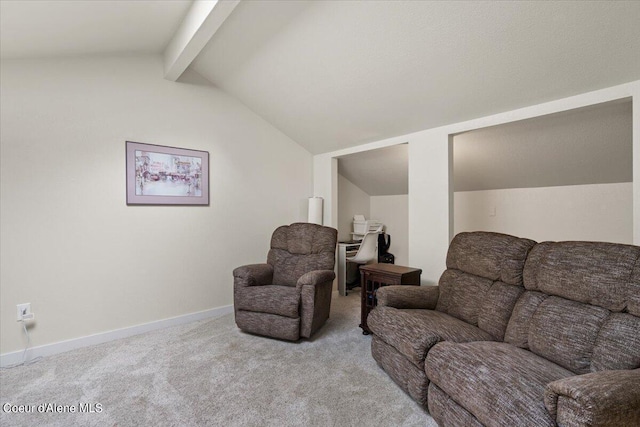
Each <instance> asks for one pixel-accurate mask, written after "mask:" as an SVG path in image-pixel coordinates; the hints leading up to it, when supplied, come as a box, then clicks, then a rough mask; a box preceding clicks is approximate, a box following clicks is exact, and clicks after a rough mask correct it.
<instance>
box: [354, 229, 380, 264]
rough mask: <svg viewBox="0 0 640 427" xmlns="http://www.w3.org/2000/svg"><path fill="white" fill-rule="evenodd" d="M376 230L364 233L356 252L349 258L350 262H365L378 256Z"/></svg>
mask: <svg viewBox="0 0 640 427" xmlns="http://www.w3.org/2000/svg"><path fill="white" fill-rule="evenodd" d="M378 233H379V232H378V231H372V232H369V233H367V234H365V235H364V237H363V238H362V243H360V248H358V253H356V254H355V255H354V256H353V257H351V258H349V261H351V262H357V263H358V264H365V263H367V262H369V261H371V260H374V259H377V258H378V246H377V245H378Z"/></svg>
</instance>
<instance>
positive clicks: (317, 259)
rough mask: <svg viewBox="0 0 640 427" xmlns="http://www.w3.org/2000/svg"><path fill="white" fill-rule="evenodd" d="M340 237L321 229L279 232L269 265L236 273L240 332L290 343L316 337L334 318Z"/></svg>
mask: <svg viewBox="0 0 640 427" xmlns="http://www.w3.org/2000/svg"><path fill="white" fill-rule="evenodd" d="M337 239H338V231H337V230H336V229H334V228H330V227H324V226H321V225H316V224H308V223H295V224H291V225H285V226H281V227H278V228H277V229H276V230H275V231H274V232H273V235H272V237H271V249H270V250H269V254H268V256H267V262H266V264H251V265H245V266H242V267H238V268H236V269H235V270H234V271H233V278H234V280H233V285H234V286H233V299H234V311H235V319H236V324H237V325H238V327H239V328H240V329H242V330H243V331H246V332H250V333H253V334H258V335H265V336H269V337H273V338H279V339H284V340H290V341H297V340H298V339H300V337H304V338H309V337H311V336H312V335H313V334H314V333H315V332H316V331H317V330H318V329H320V327H321V326H322V325H323V324H324V322H325V321H326V320H327V319H328V318H329V310H330V308H331V291H332V287H333V280H334V279H335V277H336V275H335V273H334V271H333V269H334V263H335V253H336V243H337Z"/></svg>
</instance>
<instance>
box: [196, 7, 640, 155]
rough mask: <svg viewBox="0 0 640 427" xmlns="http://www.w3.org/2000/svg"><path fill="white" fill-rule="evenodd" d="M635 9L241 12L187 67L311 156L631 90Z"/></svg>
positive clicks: (637, 41)
mask: <svg viewBox="0 0 640 427" xmlns="http://www.w3.org/2000/svg"><path fill="white" fill-rule="evenodd" d="M638 22H640V2H621V1H614V2H612V1H602V2H598V1H594V2H571V1H556V2H553V1H545V2H504V1H455V2H454V1H450V2H449V1H314V2H295V1H281V2H278V1H270V2H259V1H249V2H247V1H243V2H242V3H240V5H238V7H237V8H236V9H235V10H234V12H233V13H232V14H231V16H230V17H229V18H228V19H227V21H225V23H224V24H223V25H222V27H221V28H220V30H218V32H217V33H216V35H215V36H214V37H213V39H212V40H211V42H210V43H209V44H208V45H207V46H206V47H205V48H204V49H203V51H202V52H201V54H200V55H199V57H198V58H196V60H195V61H194V63H193V64H192V67H193V68H194V69H195V70H196V71H197V72H198V73H200V74H202V75H203V76H204V77H206V78H207V79H208V80H210V81H212V82H213V83H215V84H216V85H217V86H219V87H221V88H223V89H224V90H225V91H227V92H229V93H230V94H232V95H234V96H235V97H237V98H238V99H240V100H241V101H242V102H243V103H245V104H246V105H247V106H249V107H250V108H251V109H252V110H254V111H255V112H257V113H258V114H260V115H261V116H263V117H264V118H266V119H267V120H268V121H269V122H271V123H272V124H274V125H275V126H276V127H278V128H279V129H280V130H282V131H283V132H284V133H286V134H287V135H289V136H290V137H291V138H293V139H294V140H295V141H297V142H298V143H300V144H302V145H303V146H304V147H306V148H307V149H308V150H309V151H311V152H312V153H322V152H329V151H333V150H337V149H341V148H345V147H349V146H354V145H358V144H361V143H365V142H370V141H375V140H380V139H383V138H387V137H391V136H396V135H402V134H406V133H409V132H411V131H417V130H422V129H428V128H432V127H435V126H440V125H444V124H450V123H456V122H460V121H463V120H467V119H473V118H477V117H482V116H486V115H490V114H494V113H498V112H503V111H508V110H512V109H515V108H519V107H524V106H529V105H534V104H538V103H542V102H545V101H550V100H553V99H558V98H562V97H566V96H570V95H574V94H579V93H584V92H588V91H591V90H595V89H600V88H604V87H609V86H613V85H617V84H621V83H625V82H629V81H633V80H638V79H640V54H638V52H640V25H638Z"/></svg>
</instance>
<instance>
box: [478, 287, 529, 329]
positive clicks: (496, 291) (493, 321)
mask: <svg viewBox="0 0 640 427" xmlns="http://www.w3.org/2000/svg"><path fill="white" fill-rule="evenodd" d="M523 292H524V288H521V287H519V286H512V285H507V284H505V283H502V282H493V285H491V288H489V291H488V292H487V294H486V295H485V298H484V302H483V303H482V307H480V311H479V313H478V327H479V328H480V329H482V330H483V331H485V332H489V333H490V334H491V336H492V337H493V338H494V339H496V340H498V341H502V340H503V339H504V334H505V330H506V329H507V325H508V323H509V319H510V318H511V313H512V312H513V307H514V306H515V305H516V302H517V301H518V298H519V297H520V295H522V293H523Z"/></svg>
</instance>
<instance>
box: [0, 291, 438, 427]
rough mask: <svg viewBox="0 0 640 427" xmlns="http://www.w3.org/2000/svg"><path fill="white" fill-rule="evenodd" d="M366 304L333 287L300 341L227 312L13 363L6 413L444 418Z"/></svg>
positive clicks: (258, 419)
mask: <svg viewBox="0 0 640 427" xmlns="http://www.w3.org/2000/svg"><path fill="white" fill-rule="evenodd" d="M359 304H360V296H359V295H358V294H357V292H352V293H351V294H350V295H349V296H346V297H341V296H338V295H337V294H336V293H334V295H333V301H332V306H331V318H330V319H329V320H328V321H327V323H326V324H325V325H324V327H323V328H322V329H321V330H320V331H319V332H318V333H317V334H316V335H315V336H314V337H313V338H312V339H311V340H302V341H300V342H298V343H289V342H284V341H278V340H274V339H269V338H264V337H259V336H254V335H250V334H246V333H243V332H241V331H240V330H238V328H237V327H236V325H235V323H234V320H233V314H228V315H225V316H222V317H219V318H216V319H207V320H201V321H197V322H193V323H189V324H186V325H180V326H176V327H172V328H166V329H162V330H158V331H153V332H149V333H145V334H142V335H137V336H133V337H129V338H126V339H121V340H117V341H112V342H109V343H105V344H100V345H95V346H91V347H85V348H82V349H79V350H73V351H70V352H67V353H62V354H58V355H55V356H51V357H48V358H45V359H43V360H41V361H39V362H37V363H35V364H33V365H29V366H21V367H17V368H13V369H9V370H3V371H1V372H0V403H1V404H2V405H3V408H2V410H0V424H1V425H2V426H35V425H38V426H76V425H82V426H217V425H221V426H428V427H435V426H436V423H435V422H434V420H433V419H432V418H431V417H430V416H429V414H428V413H427V412H426V411H425V410H424V409H423V408H421V407H420V405H418V404H417V403H416V402H414V401H413V400H412V399H411V398H410V397H409V396H408V395H406V394H405V393H404V392H403V391H402V390H400V388H398V387H397V386H396V385H395V383H393V381H392V380H391V379H390V378H389V377H388V376H387V374H385V373H384V371H383V370H382V369H381V368H380V367H379V366H378V365H377V364H376V362H375V361H374V360H373V358H372V357H371V349H370V346H371V337H370V336H365V335H362V332H361V330H360V328H358V324H359V314H360V309H359ZM7 403H8V404H11V405H25V406H26V409H33V411H34V412H33V413H13V412H6V410H7V409H9V408H8V407H7V406H6V404H7ZM40 405H45V406H40ZM51 405H60V406H58V408H57V409H60V410H62V411H63V412H48V410H52V409H56V408H54V407H52V406H51ZM87 405H89V406H87ZM73 409H75V410H76V412H70V411H72V410H73ZM40 410H44V411H45V412H39V411H40ZM65 411H66V412H65Z"/></svg>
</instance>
